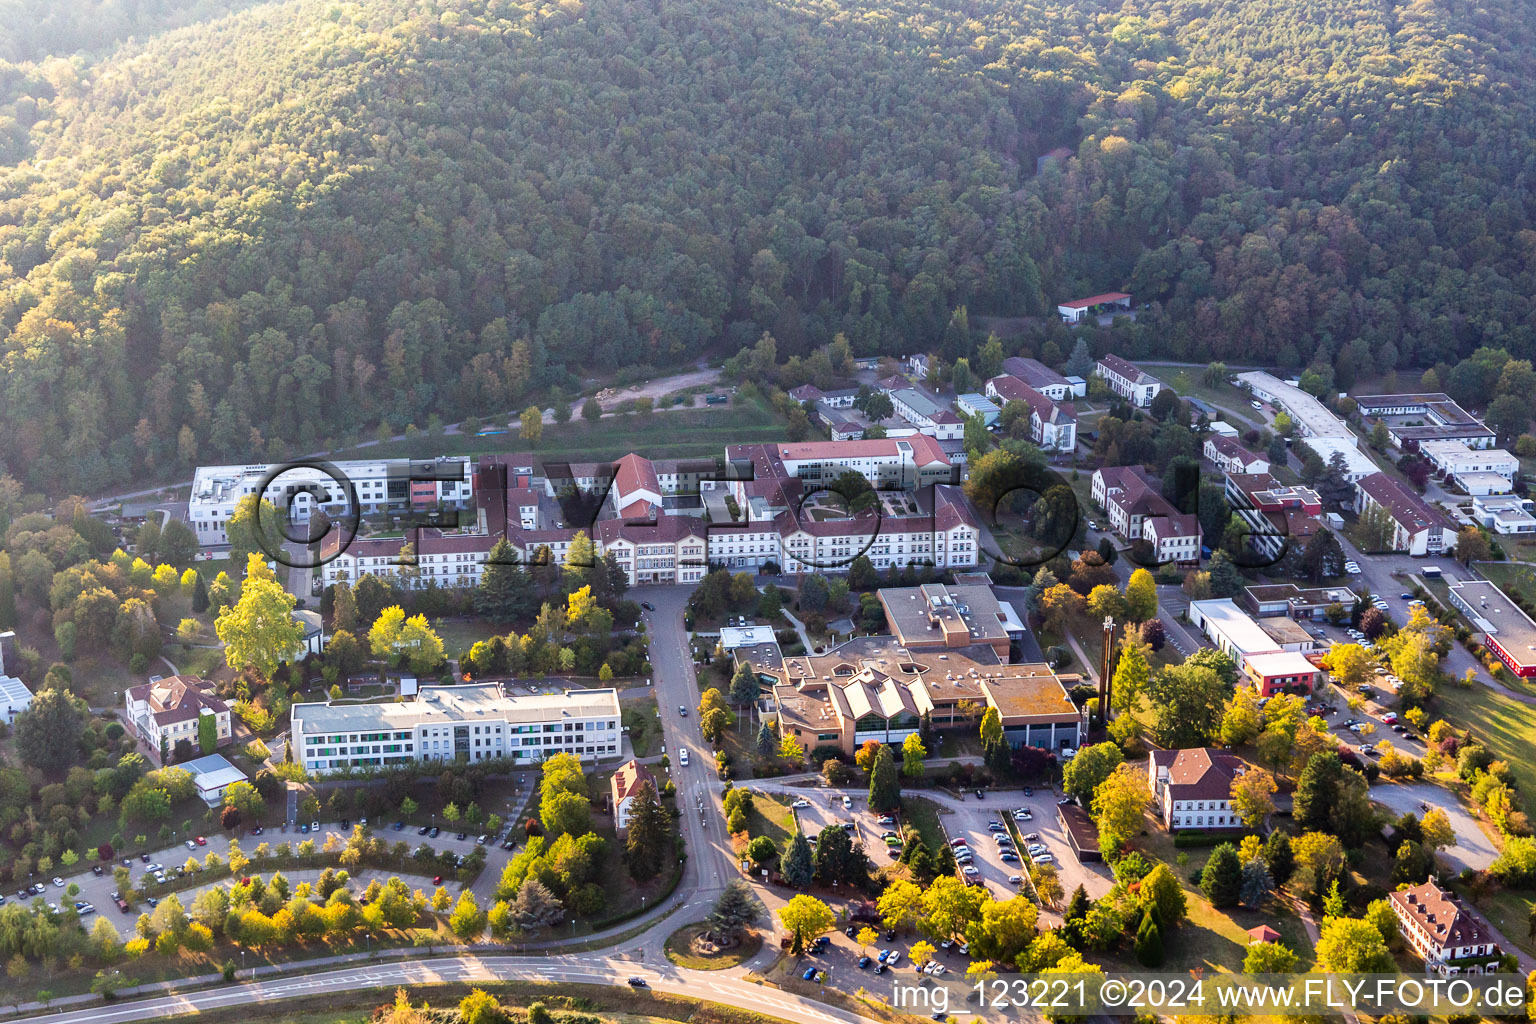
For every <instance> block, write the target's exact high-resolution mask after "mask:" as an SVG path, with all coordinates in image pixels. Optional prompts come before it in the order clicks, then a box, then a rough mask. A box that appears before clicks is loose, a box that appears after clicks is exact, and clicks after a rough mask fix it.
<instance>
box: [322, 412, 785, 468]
mask: <svg viewBox="0 0 1536 1024" xmlns="http://www.w3.org/2000/svg"><path fill="white" fill-rule="evenodd" d="M783 437H784V424H783V422H782V421H781V420H780V419H779V417H778V416H776V415H775V414H774V412H773V410H772V409H771V408H770V407H769V406H768V405H767V404H766V403H765V402H759V401H744V400H741V399H739V398H738V399H735V400H733V401H732V403H731V404H730V405H723V406H709V407H706V408H692V409H678V410H668V411H665V412H656V413H649V414H634V415H626V416H607V417H604V418H603V419H601V420H599V421H598V422H597V423H588V422H586V421H585V420H582V419H573V420H571V421H570V422H569V423H566V424H554V425H547V426H545V428H544V435H543V437H542V438H541V439H540V441H539V443H538V444H537V445H530V444H529V443H528V442H527V441H525V440H523V439H522V438H521V437H519V436H518V434H517V432H516V431H515V430H514V431H512V432H509V433H506V434H497V435H493V436H488V437H465V436H463V435H459V434H454V435H451V436H448V435H444V436H440V437H432V436H429V435H426V434H423V435H421V436H420V437H417V438H414V439H412V440H409V441H388V442H385V443H384V444H372V445H367V446H365V447H360V448H355V449H351V450H349V451H346V452H336V453H334V454H333V455H332V458H336V459H350V458H369V459H383V458H410V457H422V456H426V455H491V454H497V453H501V452H530V453H533V454H536V455H537V456H538V457H539V458H540V459H543V460H545V461H548V460H550V459H556V460H558V459H569V460H571V461H573V462H601V461H609V460H613V459H617V458H619V457H621V456H623V455H625V454H627V453H629V452H635V451H643V452H645V453H646V454H647V455H648V456H650V457H651V458H655V459H675V458H696V457H710V458H713V457H714V456H717V455H720V454H721V453H722V452H723V451H724V450H725V446H726V445H727V444H748V443H752V442H758V441H776V440H780V439H782V438H783Z"/></svg>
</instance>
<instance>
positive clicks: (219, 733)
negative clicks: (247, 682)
mask: <svg viewBox="0 0 1536 1024" xmlns="http://www.w3.org/2000/svg"><path fill="white" fill-rule="evenodd" d="M123 704H124V708H123V710H124V711H125V712H126V714H127V718H128V722H129V724H131V725H132V726H133V730H134V732H136V733H137V734H138V737H139V739H141V740H143V741H144V743H145V744H146V745H147V746H148V747H149V749H150V750H151V751H153V752H154V753H155V755H156V756H159V754H160V752H161V751H162V750H164V751H169V750H171V748H172V747H174V746H175V745H176V741H177V740H186V741H187V742H189V743H191V744H192V745H193V746H194V747H196V746H197V726H198V721H199V720H200V719H201V718H202V717H203V716H204V715H211V716H212V717H213V720H214V735H215V736H216V737H217V745H218V746H223V745H224V744H225V743H228V742H229V737H230V731H229V705H227V704H225V703H224V702H223V701H222V700H220V699H219V697H218V695H217V694H216V693H215V692H214V689H213V684H212V683H210V682H208V681H207V680H205V679H201V678H199V677H198V676H192V675H180V676H170V677H169V678H166V679H154V680H151V681H150V682H147V683H142V684H140V685H138V686H130V687H129V688H128V689H127V690H126V691H125V692H124V694H123Z"/></svg>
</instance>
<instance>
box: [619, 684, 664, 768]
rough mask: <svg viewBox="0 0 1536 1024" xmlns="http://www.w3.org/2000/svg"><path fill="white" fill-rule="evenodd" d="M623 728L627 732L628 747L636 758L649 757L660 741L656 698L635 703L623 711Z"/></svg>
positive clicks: (659, 720)
mask: <svg viewBox="0 0 1536 1024" xmlns="http://www.w3.org/2000/svg"><path fill="white" fill-rule="evenodd" d="M623 716H624V728H626V729H628V730H629V745H630V747H631V748H632V749H633V750H634V752H635V756H636V757H650V756H651V755H652V754H653V753H655V752H656V749H657V746H658V744H659V743H660V741H661V718H660V717H659V716H658V715H657V713H656V698H655V697H651V698H648V699H646V700H640V701H635V702H633V703H632V704H630V705H627V706H626V707H625V708H624V709H623Z"/></svg>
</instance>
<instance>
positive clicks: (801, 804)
mask: <svg viewBox="0 0 1536 1024" xmlns="http://www.w3.org/2000/svg"><path fill="white" fill-rule="evenodd" d="M789 806H791V807H793V808H795V809H796V810H802V809H804V808H806V807H809V806H811V802H810V801H809V800H807V799H805V798H804V797H801V798H800V799H799V800H796V801H795V802H794V803H792V804H790V805H789Z"/></svg>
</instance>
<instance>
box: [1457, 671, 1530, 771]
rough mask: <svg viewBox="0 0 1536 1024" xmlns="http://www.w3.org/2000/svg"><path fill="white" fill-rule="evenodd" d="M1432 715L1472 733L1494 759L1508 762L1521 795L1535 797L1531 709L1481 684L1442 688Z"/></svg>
mask: <svg viewBox="0 0 1536 1024" xmlns="http://www.w3.org/2000/svg"><path fill="white" fill-rule="evenodd" d="M1434 710H1435V712H1436V713H1437V714H1438V715H1439V716H1440V717H1442V718H1444V719H1445V720H1446V721H1447V722H1450V723H1451V724H1452V725H1454V726H1456V727H1457V728H1465V729H1471V730H1472V732H1473V735H1474V736H1476V738H1477V740H1478V742H1480V743H1482V744H1483V745H1484V746H1486V747H1487V748H1488V749H1489V750H1490V751H1492V752H1493V755H1494V756H1495V757H1497V758H1499V759H1500V760H1502V761H1508V762H1509V767H1510V770H1511V771H1513V772H1514V774H1515V777H1516V779H1517V780H1518V782H1519V788H1520V791H1521V792H1524V793H1536V716H1533V715H1532V714H1531V707H1530V705H1528V704H1522V703H1521V702H1520V701H1517V700H1514V699H1512V698H1510V697H1506V696H1504V695H1503V694H1501V693H1495V692H1494V691H1493V690H1490V689H1489V688H1488V687H1486V686H1483V685H1481V684H1477V685H1474V686H1472V687H1470V688H1468V689H1461V688H1460V687H1456V686H1445V687H1442V688H1441V689H1440V691H1439V696H1438V697H1437V699H1436V703H1435V708H1434Z"/></svg>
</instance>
